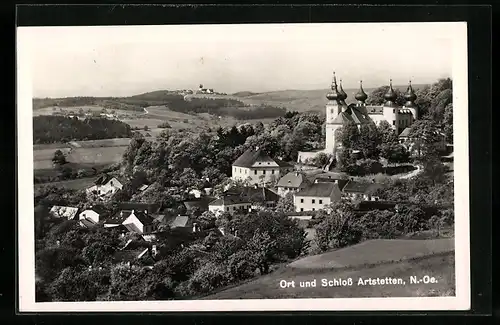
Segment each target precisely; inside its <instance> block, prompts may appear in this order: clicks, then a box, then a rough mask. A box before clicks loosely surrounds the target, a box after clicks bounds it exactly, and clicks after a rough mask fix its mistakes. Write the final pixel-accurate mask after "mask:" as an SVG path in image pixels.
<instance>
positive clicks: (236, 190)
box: [224, 185, 280, 209]
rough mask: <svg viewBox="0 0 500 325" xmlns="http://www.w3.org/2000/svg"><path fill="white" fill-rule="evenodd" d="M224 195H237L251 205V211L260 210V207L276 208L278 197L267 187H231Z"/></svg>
mask: <svg viewBox="0 0 500 325" xmlns="http://www.w3.org/2000/svg"><path fill="white" fill-rule="evenodd" d="M224 194H226V195H238V196H240V197H241V198H244V199H246V200H248V202H250V203H251V209H260V208H262V207H267V208H271V207H274V206H276V203H278V201H279V199H280V196H279V195H278V194H277V193H275V192H274V191H272V190H270V189H268V188H267V187H262V186H258V185H253V186H242V187H231V188H229V189H228V190H226V191H225V192H224Z"/></svg>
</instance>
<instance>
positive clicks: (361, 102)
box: [354, 80, 368, 106]
mask: <svg viewBox="0 0 500 325" xmlns="http://www.w3.org/2000/svg"><path fill="white" fill-rule="evenodd" d="M354 98H356V100H357V101H358V102H357V106H365V101H366V100H367V99H368V95H367V94H366V93H365V91H364V89H363V80H360V81H359V90H358V92H357V93H356V95H354Z"/></svg>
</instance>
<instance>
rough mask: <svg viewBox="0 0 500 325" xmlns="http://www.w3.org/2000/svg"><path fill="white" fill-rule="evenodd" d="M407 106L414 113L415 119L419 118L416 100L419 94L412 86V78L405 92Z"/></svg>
mask: <svg viewBox="0 0 500 325" xmlns="http://www.w3.org/2000/svg"><path fill="white" fill-rule="evenodd" d="M405 99H406V103H405V106H404V107H405V108H408V109H409V110H410V112H411V114H412V115H413V120H417V119H418V107H417V105H415V100H416V99H417V95H416V94H415V92H414V91H413V87H412V86H411V80H410V81H409V82H408V89H406V93H405Z"/></svg>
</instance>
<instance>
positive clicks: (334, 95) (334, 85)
mask: <svg viewBox="0 0 500 325" xmlns="http://www.w3.org/2000/svg"><path fill="white" fill-rule="evenodd" d="M331 89H332V90H331V91H329V92H328V94H326V98H327V99H328V100H340V98H339V97H340V94H339V91H338V89H337V78H336V77H335V71H334V72H333V79H332V87H331Z"/></svg>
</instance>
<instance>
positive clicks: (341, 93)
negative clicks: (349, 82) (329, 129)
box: [339, 79, 347, 105]
mask: <svg viewBox="0 0 500 325" xmlns="http://www.w3.org/2000/svg"><path fill="white" fill-rule="evenodd" d="M339 95H340V96H339V100H340V102H341V103H342V104H344V105H346V103H345V100H346V99H347V94H346V92H345V91H344V88H342V79H340V90H339Z"/></svg>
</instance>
